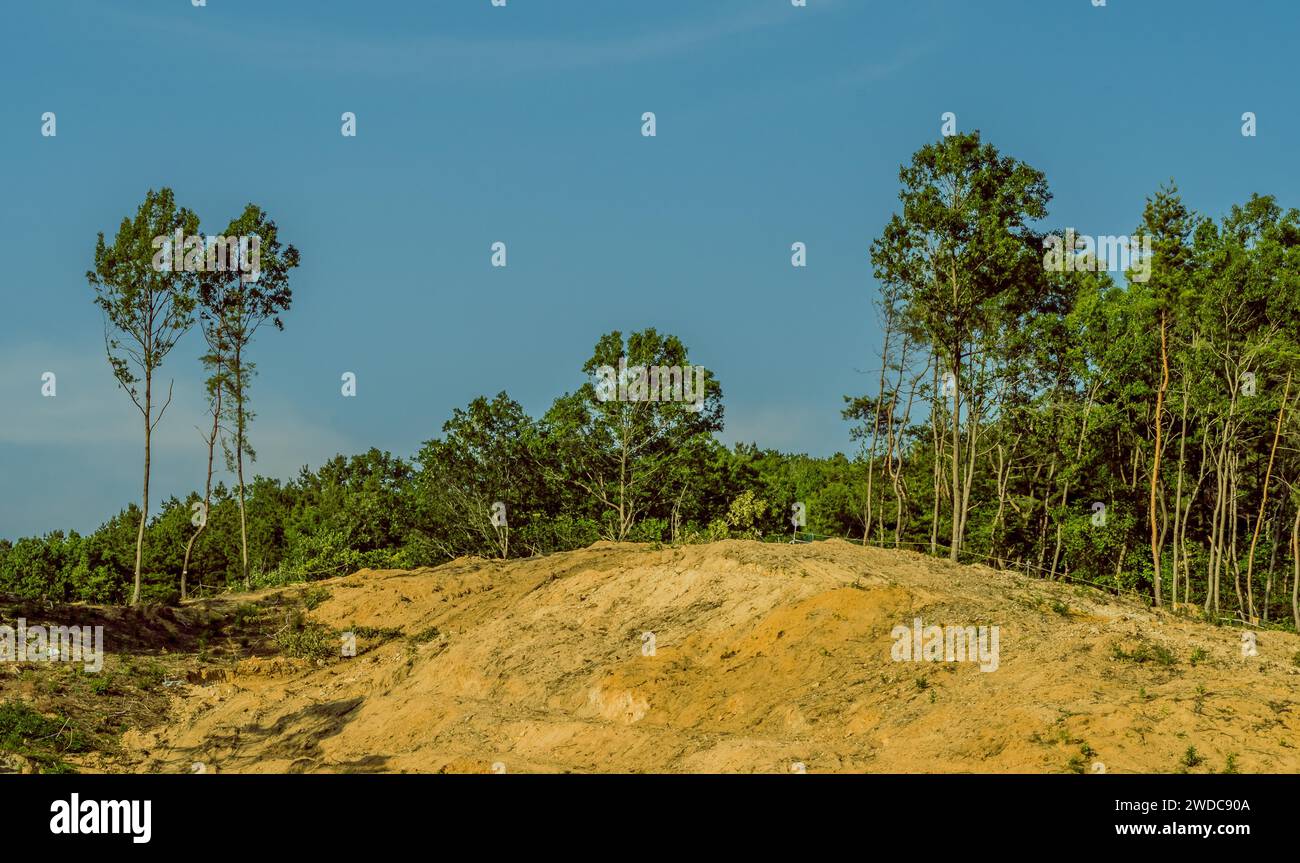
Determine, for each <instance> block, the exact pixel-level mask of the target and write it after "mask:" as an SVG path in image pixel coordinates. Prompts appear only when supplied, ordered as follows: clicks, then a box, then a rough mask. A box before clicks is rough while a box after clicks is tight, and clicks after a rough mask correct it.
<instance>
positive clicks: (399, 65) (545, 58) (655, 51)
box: [105, 0, 839, 79]
mask: <svg viewBox="0 0 1300 863" xmlns="http://www.w3.org/2000/svg"><path fill="white" fill-rule="evenodd" d="M838 7H839V0H819V2H818V3H817V4H816V6H810V7H807V8H799V9H796V8H794V7H791V6H789V5H788V4H782V3H766V4H761V5H756V4H752V3H748V2H746V3H744V4H741V5H726V6H722V7H717V6H707V5H705V4H700V6H699V7H698V8H700V9H704V10H706V14H707V17H705V16H699V17H692V18H690V19H689V20H678V21H676V22H672V23H668V24H659V25H657V26H655V27H654V28H652V29H647V30H643V31H639V32H625V33H612V34H610V35H606V36H604V37H603V38H602V37H600V36H595V35H593V33H592V32H590V31H584V32H582V33H580V34H577V33H575V34H574V35H573V36H571V37H569V36H560V37H550V38H536V39H517V38H509V37H498V38H494V37H481V36H461V35H456V36H451V35H445V34H438V33H427V32H426V33H409V34H400V35H377V34H362V33H349V34H346V35H341V34H338V33H333V32H328V31H323V30H320V29H315V28H313V27H312V26H311V19H310V18H307V17H304V18H303V19H302V20H300V21H296V22H294V23H293V24H292V25H291V26H289V25H283V24H282V25H280V26H279V27H276V26H275V25H274V24H273V23H272V22H271V21H270V20H269V19H266V18H263V19H262V20H261V21H260V23H259V26H258V27H257V28H256V29H252V30H250V29H247V28H238V29H235V28H233V27H231V26H229V25H224V24H222V23H221V22H220V20H218V19H213V18H208V19H200V18H199V17H197V16H176V15H147V14H143V13H140V12H139V11H122V10H120V9H115V10H114V11H113V12H112V13H111V15H112V21H113V22H115V23H118V24H125V25H126V26H128V27H130V28H132V29H134V30H137V31H148V32H152V33H154V34H155V35H157V36H159V37H163V38H168V39H176V40H187V41H192V42H199V41H201V42H202V43H208V44H218V45H221V46H222V50H223V51H230V52H231V53H232V55H238V58H239V60H240V62H241V64H245V65H269V66H274V67H276V68H278V69H281V70H286V69H293V70H296V71H302V72H313V73H318V74H319V73H326V74H328V73H334V74H345V75H348V76H356V75H370V76H374V77H400V78H414V77H420V76H423V75H436V76H438V77H439V78H440V79H445V78H449V77H450V78H457V77H459V78H464V77H474V78H484V77H500V76H517V75H521V74H529V73H538V72H544V71H562V70H577V69H586V68H597V67H604V66H611V65H617V64H631V63H639V62H644V61H648V60H654V59H658V58H662V57H667V56H672V55H674V54H681V53H684V52H688V51H691V50H694V49H697V48H700V47H702V46H705V45H709V44H713V43H717V42H722V41H726V40H728V39H734V38H737V37H741V36H744V35H747V34H751V33H754V32H757V31H761V30H765V29H768V28H771V27H774V26H777V25H780V24H783V23H788V22H791V21H792V18H791V16H792V15H820V14H825V13H827V12H830V11H832V10H834V9H836V8H838ZM105 14H109V13H107V12H105Z"/></svg>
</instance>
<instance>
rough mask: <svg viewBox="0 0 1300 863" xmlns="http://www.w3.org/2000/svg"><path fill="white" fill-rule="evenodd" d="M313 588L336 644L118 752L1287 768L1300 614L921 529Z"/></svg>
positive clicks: (903, 768)
mask: <svg viewBox="0 0 1300 863" xmlns="http://www.w3.org/2000/svg"><path fill="white" fill-rule="evenodd" d="M307 590H311V591H315V593H314V594H313V600H312V602H311V603H310V604H309V607H310V611H308V612H306V614H307V620H306V624H305V625H306V626H307V627H308V628H309V630H310V629H311V628H314V630H315V631H317V632H321V633H326V634H327V636H328V640H329V643H330V644H335V645H337V644H340V643H341V641H342V639H343V637H344V636H343V633H349V632H350V633H352V634H353V636H354V637H355V644H356V655H355V656H354V657H343V656H341V655H339V654H340V650H339V649H338V647H337V646H336V647H332V648H329V650H330V651H332V652H331V653H330V655H328V656H326V655H324V653H322V654H320V655H318V656H316V657H313V658H308V659H297V660H293V661H289V660H287V659H286V658H284V657H275V658H268V657H258V658H253V659H245V660H243V661H241V662H238V663H231V664H230V666H229V668H228V670H226V671H225V672H224V673H221V674H204V675H194V676H191V678H190V680H189V681H188V683H187V684H186V685H183V686H178V687H176V688H175V689H174V690H173V691H172V692H171V693H170V697H171V701H172V704H171V707H172V716H171V718H170V720H169V721H168V722H167V723H165V724H163V725H160V726H157V727H155V728H153V729H150V730H148V731H135V732H128V733H127V734H126V735H125V737H124V739H123V743H124V745H125V748H126V753H127V756H126V760H125V761H124V762H123V766H129V768H130V769H135V770H139V771H191V770H200V769H201V770H205V771H208V772H237V771H238V772H243V771H275V772H283V771H419V772H440V771H441V772H489V771H496V772H512V773H513V772H519V773H523V772H539V771H545V772H561V771H575V772H599V771H619V772H624V771H673V772H677V771H682V772H696V771H705V772H781V773H788V772H791V771H803V770H806V771H807V772H821V771H869V772H921V771H945V772H946V771H976V772H1006V771H1029V772H1063V771H1071V770H1073V771H1088V772H1092V771H1096V772H1100V771H1102V770H1105V771H1107V772H1111V773H1119V772H1171V771H1176V770H1190V771H1192V772H1203V771H1207V770H1216V771H1220V770H1240V771H1243V772H1255V771H1268V772H1288V773H1289V772H1300V749H1298V748H1297V747H1298V746H1300V668H1297V667H1296V665H1295V663H1294V661H1293V657H1295V656H1296V655H1297V654H1298V653H1300V637H1297V636H1295V635H1292V634H1289V633H1280V632H1274V631H1264V632H1260V633H1258V635H1257V637H1256V643H1255V655H1243V654H1244V653H1249V651H1243V648H1242V634H1241V632H1240V631H1239V630H1236V629H1233V628H1229V627H1214V626H1211V625H1209V624H1206V623H1200V622H1195V621H1192V620H1188V619H1184V618H1182V617H1178V616H1174V615H1173V614H1170V613H1166V612H1153V611H1151V610H1149V609H1147V608H1145V607H1144V606H1142V605H1141V604H1139V603H1136V602H1130V601H1127V600H1119V599H1113V598H1110V597H1108V596H1106V595H1105V594H1102V593H1098V592H1096V591H1092V590H1087V589H1083V588H1072V587H1069V586H1066V585H1061V584H1055V583H1044V582H1039V581H1032V580H1028V579H1024V578H1021V577H1019V576H1016V575H1013V574H1009V573H1000V572H995V571H993V570H989V569H985V568H981V567H968V566H957V565H953V564H949V563H947V562H943V561H936V560H934V559H932V558H927V557H923V556H920V555H916V554H909V553H905V552H893V551H881V550H874V549H864V548H860V547H857V546H854V545H850V544H848V543H844V542H838V541H831V542H825V543H817V544H812V545H774V544H762V543H757V542H741V541H728V542H721V543H714V544H711V545H699V546H686V547H681V548H662V549H660V548H651V547H649V546H643V545H612V544H600V545H597V546H593V547H591V548H588V549H584V550H581V551H575V552H570V553H565V554H557V555H554V556H551V557H546V558H536V559H529V560H521V561H512V562H508V563H503V562H499V561H485V560H468V559H462V560H457V561H453V562H451V563H448V564H446V565H444V566H441V567H438V568H435V569H421V570H415V571H410V572H406V571H362V572H359V573H357V574H355V575H351V576H347V577H345V578H337V579H333V580H330V581H326V582H320V583H319V584H317V585H313V586H311V587H310V588H307ZM916 618H921V619H922V621H923V626H931V625H934V626H940V627H945V626H947V627H958V626H960V627H980V626H984V627H994V626H996V627H997V628H998V634H999V638H998V648H997V654H996V669H995V670H987V671H982V670H981V667H982V666H981V663H980V662H973V661H946V660H947V659H948V658H949V657H948V656H939V657H938V660H939V661H923V662H918V661H899V659H897V658H896V655H897V651H898V650H899V649H901V647H899V648H896V646H895V645H896V643H897V644H899V645H901V643H902V642H903V641H908V642H912V639H911V637H910V636H909V637H908V638H898V639H896V638H895V637H894V634H893V633H894V628H895V627H899V626H902V627H906V628H907V629H908V630H909V631H910V630H911V628H912V626H913V621H914V620H915V619H916ZM299 623H300V624H302V621H299ZM304 631H308V630H304ZM988 632H991V629H989V630H984V631H983V633H981V634H986V633H988ZM924 634H925V636H926V639H925V640H926V642H927V644H928V643H929V641H930V638H929V633H928V632H926V633H924ZM971 634H972V635H974V634H975V631H971ZM958 641H960V639H958ZM911 646H912V645H911V643H909V645H908V647H909V648H910V647H911ZM927 649H928V648H927ZM940 652H941V653H942V652H943V651H942V648H940ZM990 664H991V663H987V662H986V663H984V665H983V667H985V668H987V667H988V666H989V665H990ZM196 764H200V765H202V766H201V767H196V766H194V765H196Z"/></svg>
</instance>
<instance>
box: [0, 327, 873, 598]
mask: <svg viewBox="0 0 1300 863" xmlns="http://www.w3.org/2000/svg"><path fill="white" fill-rule="evenodd" d="M614 336H615V338H617V334H614ZM640 337H648V338H650V339H655V340H658V336H656V335H655V334H654V333H653V331H650V332H648V333H639V334H635V336H634V338H640ZM575 395H577V394H575ZM581 398H582V396H581V395H577V397H576V398H575V396H574V395H569V396H565V397H562V398H561V399H558V400H557V401H556V403H555V406H554V407H553V408H552V409H551V410H550V411H549V412H548V413H547V414H546V416H544V417H542V418H541V419H537V420H535V419H533V418H531V417H529V416H527V414H526V413H525V412H524V411H523V410H522V408H521V407H520V406H519V405H518V403H516V402H515V401H513V400H512V399H510V398H509V397H508V396H507V395H506V394H505V393H501V394H499V395H498V396H496V397H495V398H492V399H488V398H479V399H475V400H474V401H473V402H472V403H471V404H470V405H468V406H467V407H465V408H464V409H461V410H457V411H456V412H455V413H454V415H453V417H452V418H451V419H450V420H449V421H448V422H447V423H446V426H445V427H444V433H443V435H442V436H441V437H440V438H437V439H435V440H431V441H429V442H428V443H426V444H425V445H424V446H423V447H422V448H421V450H420V451H419V453H417V454H416V455H415V457H414V458H411V459H405V458H400V457H396V456H393V455H391V454H389V453H386V452H380V451H379V450H373V449H372V450H370V451H369V452H366V453H364V454H362V455H358V456H352V457H344V456H337V457H335V458H333V459H331V460H329V461H328V462H326V463H325V464H323V465H321V466H320V468H319V469H317V470H308V469H306V468H304V469H303V470H302V472H301V473H300V475H299V476H298V477H297V478H296V479H294V480H291V481H289V482H281V481H279V480H276V479H269V478H266V477H257V478H256V479H253V480H252V481H251V482H250V483H249V484H248V486H247V491H246V505H245V512H246V519H245V527H246V533H247V537H248V556H249V562H250V579H249V581H250V585H251V586H252V587H254V588H257V587H263V586H267V585H273V584H281V583H286V582H291V581H300V580H310V579H319V578H329V577H333V576H337V575H345V574H347V573H350V572H353V571H355V570H357V569H359V568H361V567H367V566H369V567H403V568H406V567H414V566H422V565H436V564H438V563H442V562H445V561H446V560H449V559H451V558H454V557H458V556H461V555H479V556H484V557H501V556H505V555H508V556H511V557H518V556H527V555H531V554H544V553H548V552H552V551H560V550H564V549H571V548H578V547H582V546H586V545H589V544H590V543H592V542H595V541H597V540H598V539H602V538H605V539H624V540H631V541H645V542H674V541H676V542H690V541H705V540H709V539H719V538H726V537H753V538H762V537H768V538H772V537H774V536H776V535H784V536H786V537H789V536H790V535H791V532H792V530H793V526H792V524H791V522H790V520H789V519H790V512H791V510H790V507H791V503H790V502H792V501H796V500H798V501H803V502H805V504H806V506H807V509H808V513H809V518H808V528H809V529H810V530H814V531H817V532H819V533H824V534H828V535H848V534H849V533H853V532H857V533H860V532H861V522H860V514H861V512H862V507H863V496H862V488H861V486H862V483H861V478H862V465H861V464H860V463H856V464H855V463H854V462H852V461H850V460H849V459H847V458H845V457H844V456H836V457H833V458H829V459H817V458H810V457H807V456H792V455H786V454H782V453H778V452H774V451H770V450H759V449H757V448H756V447H754V446H748V445H742V446H737V447H735V448H732V449H728V448H727V447H724V446H723V445H721V444H720V443H718V442H717V440H716V439H715V438H714V436H713V435H712V433H710V432H705V431H699V432H696V435H698V437H694V438H692V437H689V436H688V437H687V438H686V439H678V438H676V437H673V435H674V434H676V432H675V431H673V430H672V429H671V428H668V429H663V430H652V429H650V428H648V427H647V428H645V429H643V430H644V431H647V432H650V433H652V434H654V435H655V437H656V438H657V440H655V439H651V438H650V437H643V436H637V437H633V436H632V435H631V434H627V435H622V434H619V433H620V432H621V431H622V430H623V429H624V428H625V426H624V425H623V424H622V422H621V418H619V419H618V420H616V416H617V415H618V414H632V413H634V412H635V413H645V414H649V413H650V411H651V410H654V409H656V408H662V407H664V406H663V405H654V404H653V403H640V404H631V405H621V406H619V408H611V409H610V411H609V415H608V417H607V418H605V419H602V418H599V417H595V416H592V415H591V414H592V413H594V412H591V411H585V410H582V409H581V405H580V401H581ZM597 404H599V403H597ZM575 406H578V407H579V411H578V413H579V415H582V414H585V416H580V417H579V416H574V414H573V413H571V411H572V409H573V408H574V407H575ZM602 407H603V406H602ZM579 418H581V420H582V421H584V422H585V425H583V426H581V427H579V426H578V425H577V423H576V422H575V421H576V420H578V419H579ZM615 422H618V425H617V426H615V425H614V423H615ZM626 428H628V429H632V428H634V424H629V425H628V426H626ZM678 431H680V429H679V430H678ZM606 433H609V434H610V435H611V437H608V438H606V437H604V434H606ZM625 444H626V447H625ZM625 449H626V451H627V452H628V453H629V454H631V455H630V458H629V469H628V470H627V471H626V472H624V471H622V470H621V469H620V467H621V464H622V455H623V452H624V451H625ZM570 476H573V477H575V479H572V480H571V479H569V478H568V477H570ZM587 487H592V488H596V489H598V491H597V493H596V494H594V495H593V494H589V493H588V492H587V490H586V489H587ZM201 500H202V496H201V495H200V494H199V493H198V492H195V493H192V494H191V495H190V496H189V497H188V498H185V499H178V498H175V497H173V498H170V499H168V500H166V501H165V502H164V503H163V505H162V508H161V511H160V512H159V513H158V514H157V515H155V516H153V517H152V518H151V519H150V520H149V522H148V525H147V528H146V531H145V539H144V555H143V578H142V593H141V596H142V599H143V600H144V601H152V602H172V601H175V600H176V599H178V598H179V596H180V573H181V570H182V566H183V565H184V555H185V550H186V547H187V544H188V543H189V540H190V537H191V536H193V534H194V532H195V526H194V525H193V523H192V518H193V509H192V507H193V505H194V504H195V503H199V502H201ZM497 503H501V504H504V522H503V523H500V522H502V520H501V519H500V518H499V517H496V518H494V516H495V515H496V513H497V512H500V510H494V508H493V507H494V504H497ZM139 515H140V510H139V507H138V506H136V505H134V504H133V505H131V506H129V507H127V508H126V509H124V510H123V511H122V512H120V513H119V514H118V515H116V516H115V517H114V518H112V519H111V520H109V521H108V522H107V523H106V524H104V525H103V526H102V527H100V528H99V529H98V530H96V531H95V532H94V533H92V534H89V535H87V536H80V535H78V534H77V533H75V532H71V533H64V532H62V531H55V532H53V533H50V534H47V535H46V536H43V537H29V538H23V539H20V540H18V541H17V542H15V543H13V544H12V545H10V544H9V543H8V542H6V541H0V592H7V593H15V594H19V595H22V596H26V597H42V598H48V599H52V600H55V601H61V602H70V601H90V602H104V603H124V602H126V601H128V600H129V598H130V595H131V592H132V585H133V579H134V554H135V543H136V527H137V525H138V521H139ZM494 520H495V521H496V522H498V523H495V524H494ZM189 572H190V592H191V595H196V594H197V595H210V594H211V593H214V592H218V591H224V590H227V589H238V588H241V587H242V586H243V583H244V576H243V557H242V543H241V520H240V508H239V501H238V496H237V491H236V490H233V489H231V488H229V487H227V486H226V485H225V484H222V483H217V484H216V485H215V486H214V488H213V491H212V494H211V503H210V509H209V514H208V518H207V522H206V528H205V530H204V532H203V534H202V536H201V537H200V539H199V540H198V541H197V542H196V543H195V544H194V547H193V551H192V554H191V557H190V560H189Z"/></svg>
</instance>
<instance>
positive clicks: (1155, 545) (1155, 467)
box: [1148, 309, 1169, 607]
mask: <svg viewBox="0 0 1300 863" xmlns="http://www.w3.org/2000/svg"><path fill="white" fill-rule="evenodd" d="M1165 318H1166V315H1165V310H1164V309H1161V310H1160V369H1161V371H1160V389H1159V390H1158V391H1157V392H1156V445H1155V452H1154V455H1153V456H1152V464H1151V505H1150V507H1149V508H1148V514H1149V518H1150V520H1151V566H1152V578H1153V580H1154V589H1155V601H1156V606H1157V607H1158V606H1159V605H1160V542H1159V528H1158V527H1157V525H1156V488H1157V487H1158V486H1159V484H1160V455H1161V453H1160V438H1161V432H1162V430H1163V429H1162V426H1163V424H1164V421H1163V417H1162V414H1163V412H1164V406H1165V389H1166V388H1168V386H1169V347H1168V340H1167V338H1166V332H1165V330H1166V327H1165Z"/></svg>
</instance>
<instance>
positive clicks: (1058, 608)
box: [1051, 599, 1070, 617]
mask: <svg viewBox="0 0 1300 863" xmlns="http://www.w3.org/2000/svg"><path fill="white" fill-rule="evenodd" d="M1051 607H1052V611H1055V612H1056V613H1057V614H1059V615H1061V616H1062V617H1069V616H1070V606H1069V605H1067V604H1065V603H1064V602H1061V600H1059V599H1054V600H1052V606H1051Z"/></svg>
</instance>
